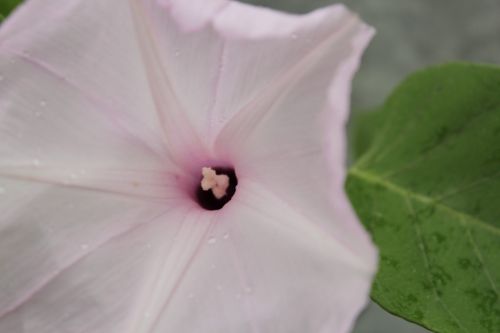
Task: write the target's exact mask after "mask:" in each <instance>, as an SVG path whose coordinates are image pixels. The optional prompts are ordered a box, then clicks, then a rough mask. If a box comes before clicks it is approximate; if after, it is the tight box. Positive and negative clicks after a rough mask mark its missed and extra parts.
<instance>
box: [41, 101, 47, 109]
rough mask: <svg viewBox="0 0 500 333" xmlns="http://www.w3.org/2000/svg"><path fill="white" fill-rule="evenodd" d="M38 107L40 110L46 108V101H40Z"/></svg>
mask: <svg viewBox="0 0 500 333" xmlns="http://www.w3.org/2000/svg"><path fill="white" fill-rule="evenodd" d="M40 106H41V107H42V108H44V107H46V106H47V101H45V100H41V101H40Z"/></svg>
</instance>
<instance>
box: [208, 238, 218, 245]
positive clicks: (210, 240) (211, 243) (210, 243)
mask: <svg viewBox="0 0 500 333" xmlns="http://www.w3.org/2000/svg"><path fill="white" fill-rule="evenodd" d="M216 242H217V239H216V238H215V237H212V238H209V239H208V241H207V243H208V244H209V245H214V244H215V243H216Z"/></svg>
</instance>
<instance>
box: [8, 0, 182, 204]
mask: <svg viewBox="0 0 500 333" xmlns="http://www.w3.org/2000/svg"><path fill="white" fill-rule="evenodd" d="M41 2H43V1H39V0H38V1H37V0H34V1H30V2H29V4H26V5H24V6H22V8H21V9H20V11H19V12H16V14H15V15H14V16H13V18H12V19H10V20H8V21H7V23H6V25H5V28H4V27H3V26H2V29H1V30H0V32H1V34H0V37H1V38H0V75H1V80H0V156H1V157H0V175H1V176H4V177H10V178H16V179H25V180H26V179H31V180H34V181H39V182H46V183H51V184H59V185H73V186H80V187H85V188H93V189H99V190H105V191H109V192H117V193H130V194H134V195H140V196H146V197H153V198H165V197H166V196H168V194H167V193H166V190H165V187H166V186H167V185H168V184H169V183H172V182H173V181H175V177H174V175H173V174H169V173H168V172H166V171H165V170H167V171H174V170H175V167H174V166H173V165H172V162H171V159H170V158H169V156H168V151H167V149H166V147H165V145H164V143H163V134H162V133H161V131H160V130H159V129H157V123H158V121H157V116H156V111H155V107H154V104H153V103H152V98H151V96H150V94H149V86H148V83H147V81H146V76H145V74H144V70H143V67H142V58H141V56H140V53H139V50H138V45H137V43H136V42H134V41H135V31H134V28H133V23H132V18H131V15H130V12H129V10H128V4H126V3H123V4H122V5H117V3H116V2H113V1H111V2H106V5H104V4H101V2H99V1H85V2H84V1H71V2H64V5H62V3H59V2H58V3H59V5H61V6H60V7H59V6H58V3H56V2H54V5H53V6H47V4H46V3H45V5H41ZM120 3H121V2H120ZM56 7H57V9H58V10H55V9H54V8H56ZM98 14H99V15H98ZM33 16H36V17H34V18H33ZM40 16H41V17H44V18H45V19H44V20H39V19H38V17H40ZM30 18H33V25H34V26H35V27H33V26H32V25H31V23H28V21H29V20H30ZM27 26H30V27H31V28H27ZM9 33H11V34H9ZM155 128H156V129H155Z"/></svg>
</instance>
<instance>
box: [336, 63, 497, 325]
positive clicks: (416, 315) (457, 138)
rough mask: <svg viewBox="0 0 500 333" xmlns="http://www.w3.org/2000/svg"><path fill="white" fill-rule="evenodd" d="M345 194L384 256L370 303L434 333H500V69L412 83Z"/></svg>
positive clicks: (397, 98)
mask: <svg viewBox="0 0 500 333" xmlns="http://www.w3.org/2000/svg"><path fill="white" fill-rule="evenodd" d="M381 112H382V113H383V114H384V118H385V120H384V126H382V127H380V126H378V125H377V128H378V129H377V134H376V135H375V136H374V139H373V142H372V143H371V144H370V145H369V148H368V150H367V151H366V152H365V153H364V154H363V156H362V157H361V158H360V159H359V160H358V161H357V162H356V163H355V165H354V167H353V168H352V169H351V170H350V172H349V176H348V180H347V183H346V188H347V191H348V193H349V196H350V198H351V201H352V203H353V206H354V208H355V210H356V212H357V213H358V215H359V217H360V219H361V220H362V221H363V223H364V224H365V225H366V227H367V229H368V230H369V231H370V232H371V234H372V236H373V238H374V241H375V242H376V243H377V245H378V246H379V249H380V270H379V273H378V275H377V278H376V280H375V282H374V286H373V291H372V297H373V299H374V300H375V301H376V302H377V303H379V304H380V305H381V306H383V307H384V308H385V309H386V310H388V311H390V312H392V313H394V314H396V315H399V316H401V317H404V318H406V319H408V320H410V321H413V322H415V323H418V324H420V325H422V326H425V327H427V328H429V329H431V330H433V331H435V332H449V333H457V332H459V333H460V332H462V333H465V332H471V333H483V332H484V333H492V332H500V299H499V292H500V69H499V68H494V67H488V66H479V65H468V64H451V65H445V66H441V67H436V68H431V69H428V70H425V71H422V72H419V73H417V74H414V75H413V76H411V77H410V78H409V79H408V80H407V81H405V82H404V83H403V84H402V85H401V86H400V87H399V88H398V89H396V91H395V92H394V93H393V95H392V96H391V97H390V98H389V99H388V101H387V102H386V104H385V105H384V106H383V108H382V111H381Z"/></svg>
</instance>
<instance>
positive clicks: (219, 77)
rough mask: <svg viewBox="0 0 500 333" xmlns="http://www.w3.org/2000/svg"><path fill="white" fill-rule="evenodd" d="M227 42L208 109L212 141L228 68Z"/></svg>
mask: <svg viewBox="0 0 500 333" xmlns="http://www.w3.org/2000/svg"><path fill="white" fill-rule="evenodd" d="M226 57H227V54H226V41H223V42H222V45H221V48H220V54H219V60H218V64H219V65H218V66H217V73H216V76H215V80H214V92H213V95H214V96H213V99H212V103H211V105H210V107H209V108H208V113H207V119H208V137H209V138H210V140H214V139H215V138H213V137H212V133H213V130H214V128H213V127H214V123H215V121H216V120H217V119H216V118H218V117H217V116H215V118H214V112H215V110H216V107H217V104H218V100H219V98H220V86H221V84H222V77H223V74H224V68H225V66H226Z"/></svg>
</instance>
